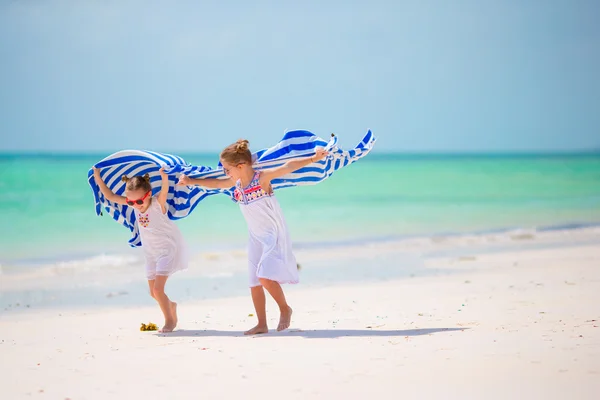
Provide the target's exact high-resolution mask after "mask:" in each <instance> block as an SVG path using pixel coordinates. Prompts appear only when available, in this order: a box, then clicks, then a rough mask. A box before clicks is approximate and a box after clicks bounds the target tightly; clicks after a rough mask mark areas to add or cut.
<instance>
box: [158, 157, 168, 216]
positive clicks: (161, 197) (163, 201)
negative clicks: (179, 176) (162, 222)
mask: <svg viewBox="0 0 600 400" xmlns="http://www.w3.org/2000/svg"><path fill="white" fill-rule="evenodd" d="M158 172H159V173H160V178H161V182H162V183H161V186H160V192H159V193H158V196H157V200H158V204H160V208H161V209H162V212H163V214H164V213H166V212H167V196H168V195H169V175H167V174H166V173H165V170H164V168H161V169H160V170H159V171H158Z"/></svg>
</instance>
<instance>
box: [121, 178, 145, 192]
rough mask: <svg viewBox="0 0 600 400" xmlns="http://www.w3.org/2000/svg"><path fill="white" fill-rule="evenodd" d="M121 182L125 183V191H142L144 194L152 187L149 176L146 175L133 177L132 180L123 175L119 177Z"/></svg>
mask: <svg viewBox="0 0 600 400" xmlns="http://www.w3.org/2000/svg"><path fill="white" fill-rule="evenodd" d="M121 180H122V181H123V182H125V183H127V185H126V186H125V188H126V189H127V190H131V191H134V190H138V189H143V190H145V191H146V192H148V191H150V190H152V185H151V184H150V175H148V174H146V175H144V176H140V175H138V176H134V177H133V178H128V177H127V175H123V176H122V177H121Z"/></svg>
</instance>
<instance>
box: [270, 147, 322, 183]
mask: <svg viewBox="0 0 600 400" xmlns="http://www.w3.org/2000/svg"><path fill="white" fill-rule="evenodd" d="M327 154H328V153H327V152H326V151H325V150H322V149H319V150H317V151H316V152H315V154H314V155H313V156H311V157H303V158H298V159H296V160H293V161H288V162H286V163H285V164H283V165H282V166H281V167H277V168H273V169H271V170H268V171H264V172H263V173H262V174H261V175H262V176H261V179H264V180H265V181H267V180H268V181H269V182H271V180H273V179H277V178H280V177H282V176H284V175H287V174H289V173H291V172H294V171H296V170H298V169H300V168H302V167H306V166H307V165H309V164H312V163H315V162H317V161H320V160H322V159H324V158H325V157H327Z"/></svg>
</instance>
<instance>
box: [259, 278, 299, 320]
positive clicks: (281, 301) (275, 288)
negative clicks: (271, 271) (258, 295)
mask: <svg viewBox="0 0 600 400" xmlns="http://www.w3.org/2000/svg"><path fill="white" fill-rule="evenodd" d="M259 280H260V283H261V285H263V287H264V288H265V289H267V291H268V292H269V294H270V295H271V296H272V297H273V300H275V302H277V305H278V306H279V313H280V314H279V325H277V330H278V331H283V330H284V329H287V328H289V327H290V323H291V321H292V307H290V306H289V305H288V303H287V301H286V300H285V294H283V289H282V288H281V285H280V284H279V282H275V281H272V280H270V279H265V278H259ZM263 296H264V294H263Z"/></svg>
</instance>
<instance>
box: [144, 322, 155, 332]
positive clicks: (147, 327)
mask: <svg viewBox="0 0 600 400" xmlns="http://www.w3.org/2000/svg"><path fill="white" fill-rule="evenodd" d="M157 330H158V327H157V326H156V324H155V323H152V322H148V325H146V324H145V323H143V322H142V326H140V331H157Z"/></svg>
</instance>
